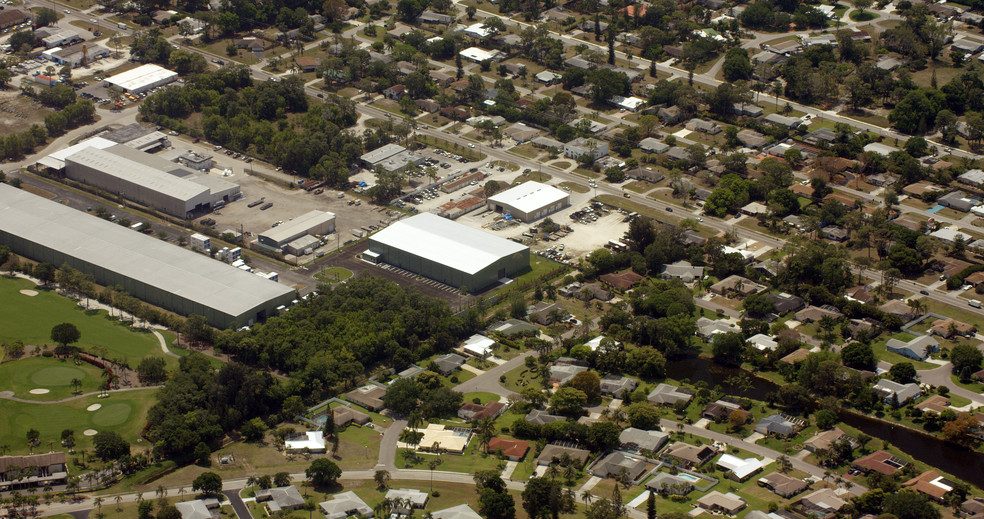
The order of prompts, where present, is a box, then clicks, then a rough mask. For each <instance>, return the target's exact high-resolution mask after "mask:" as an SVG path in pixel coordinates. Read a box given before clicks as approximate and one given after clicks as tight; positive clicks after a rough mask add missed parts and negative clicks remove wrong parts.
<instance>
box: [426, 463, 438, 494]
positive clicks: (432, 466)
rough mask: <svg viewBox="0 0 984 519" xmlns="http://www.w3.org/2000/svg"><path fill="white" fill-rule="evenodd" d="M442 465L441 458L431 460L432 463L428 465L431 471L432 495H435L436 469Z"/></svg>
mask: <svg viewBox="0 0 984 519" xmlns="http://www.w3.org/2000/svg"><path fill="white" fill-rule="evenodd" d="M440 464H441V458H434V459H432V460H430V462H429V463H428V464H427V468H429V469H430V471H431V493H432V494H433V493H434V469H436V468H437V466H438V465H440Z"/></svg>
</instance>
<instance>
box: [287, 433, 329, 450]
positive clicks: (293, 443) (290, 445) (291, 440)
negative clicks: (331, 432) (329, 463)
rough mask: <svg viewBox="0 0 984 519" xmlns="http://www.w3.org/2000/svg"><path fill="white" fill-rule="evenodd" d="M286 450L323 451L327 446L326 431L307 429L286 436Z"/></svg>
mask: <svg viewBox="0 0 984 519" xmlns="http://www.w3.org/2000/svg"><path fill="white" fill-rule="evenodd" d="M284 450H286V451H287V452H295V453H296V452H312V453H322V452H325V451H326V450H327V449H326V448H325V433H324V432H322V431H307V432H302V433H299V434H295V435H291V436H287V437H286V438H284Z"/></svg>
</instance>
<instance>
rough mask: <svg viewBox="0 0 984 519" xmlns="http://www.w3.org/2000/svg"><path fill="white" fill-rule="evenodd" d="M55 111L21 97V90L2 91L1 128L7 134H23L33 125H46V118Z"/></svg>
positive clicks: (0, 97) (0, 103)
mask: <svg viewBox="0 0 984 519" xmlns="http://www.w3.org/2000/svg"><path fill="white" fill-rule="evenodd" d="M53 111H54V110H52V109H50V108H45V107H43V106H41V104H40V103H37V102H35V101H34V100H33V99H31V98H29V97H27V96H22V95H20V90H18V89H16V88H11V89H8V90H0V128H3V131H4V133H5V134H11V133H16V132H22V131H24V130H27V129H28V128H30V127H31V125H32V124H44V116H46V115H48V114H50V113H52V112H53Z"/></svg>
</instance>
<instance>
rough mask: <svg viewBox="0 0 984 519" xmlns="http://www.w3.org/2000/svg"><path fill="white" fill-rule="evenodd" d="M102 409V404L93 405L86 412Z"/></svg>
mask: <svg viewBox="0 0 984 519" xmlns="http://www.w3.org/2000/svg"><path fill="white" fill-rule="evenodd" d="M100 407H102V404H92V405H90V406H89V407H86V408H85V410H86V411H98V410H99V408H100Z"/></svg>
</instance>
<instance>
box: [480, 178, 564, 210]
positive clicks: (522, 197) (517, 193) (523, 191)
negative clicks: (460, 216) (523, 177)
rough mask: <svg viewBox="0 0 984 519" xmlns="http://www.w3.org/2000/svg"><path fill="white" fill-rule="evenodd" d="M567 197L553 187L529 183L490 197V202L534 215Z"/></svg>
mask: <svg viewBox="0 0 984 519" xmlns="http://www.w3.org/2000/svg"><path fill="white" fill-rule="evenodd" d="M567 196H568V195H567V193H566V192H564V191H561V190H560V189H557V188H555V187H553V186H548V185H546V184H541V183H539V182H533V181H529V182H524V183H522V184H520V185H518V186H516V187H514V188H512V189H507V190H506V191H503V192H501V193H498V194H496V195H495V196H491V197H489V202H494V203H497V204H502V205H508V206H509V207H513V208H515V209H516V210H517V211H520V212H523V213H534V212H536V211H539V210H540V209H542V208H544V207H547V206H550V205H553V204H556V203H557V202H560V201H563V200H566V199H567Z"/></svg>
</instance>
